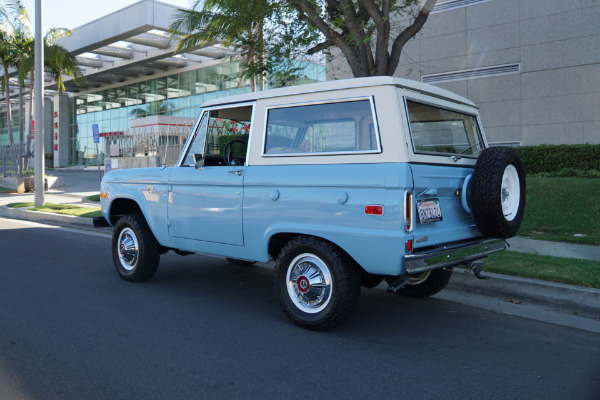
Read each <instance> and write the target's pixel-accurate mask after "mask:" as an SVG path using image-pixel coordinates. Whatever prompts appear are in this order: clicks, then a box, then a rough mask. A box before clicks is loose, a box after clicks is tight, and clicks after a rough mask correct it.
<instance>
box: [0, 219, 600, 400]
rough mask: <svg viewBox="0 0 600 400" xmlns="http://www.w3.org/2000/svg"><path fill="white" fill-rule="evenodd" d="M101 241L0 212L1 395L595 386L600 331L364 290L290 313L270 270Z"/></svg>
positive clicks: (542, 393)
mask: <svg viewBox="0 0 600 400" xmlns="http://www.w3.org/2000/svg"><path fill="white" fill-rule="evenodd" d="M109 243H110V240H109V239H108V238H106V237H104V236H94V235H92V234H90V233H87V232H82V231H75V230H68V229H64V228H51V227H47V226H42V225H37V224H33V223H26V222H23V221H16V220H8V219H0V399H205V398H206V399H238V398H239V399H241V398H243V399H254V398H257V399H287V398H299V399H300V398H313V399H315V398H322V399H338V398H345V399H368V398H377V399H482V398H484V399H561V400H563V399H590V400H597V399H599V398H600V335H598V334H594V333H590V332H585V331H580V330H576V329H571V328H565V327H559V326H555V325H551V324H546V323H543V322H537V321H532V320H528V319H522V318H519V317H513V316H507V315H503V314H497V313H494V312H490V311H485V310H481V309H477V308H472V307H469V306H464V305H460V304H457V303H453V302H449V301H445V300H441V299H436V298H430V299H422V300H416V299H409V298H403V297H400V296H395V295H391V294H388V293H385V292H383V291H380V290H363V294H362V298H361V303H360V306H359V309H358V311H357V313H356V314H355V315H354V316H353V317H352V318H351V319H350V320H349V321H348V322H347V323H346V324H344V325H343V326H341V327H340V328H338V329H336V330H334V331H331V332H327V333H316V332H311V331H307V330H303V329H300V328H297V327H295V326H294V325H292V324H291V323H289V322H288V321H287V319H286V318H285V316H284V315H283V313H282V312H281V311H280V309H279V305H278V303H277V300H276V298H275V294H274V292H273V290H272V280H273V277H272V273H271V272H270V271H269V270H268V269H265V268H256V267H254V268H244V267H235V266H232V265H230V264H228V263H227V262H226V261H225V260H222V259H217V258H212V257H206V256H200V255H192V256H187V257H181V256H177V255H174V254H171V253H168V254H167V255H165V256H163V258H162V259H161V266H160V267H159V270H158V273H157V275H156V276H155V277H154V279H153V280H152V281H150V282H148V283H144V284H134V283H128V282H125V281H122V280H121V279H120V278H118V276H117V274H116V272H115V271H114V268H113V266H112V259H111V255H110V248H109Z"/></svg>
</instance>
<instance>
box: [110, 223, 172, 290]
mask: <svg viewBox="0 0 600 400" xmlns="http://www.w3.org/2000/svg"><path fill="white" fill-rule="evenodd" d="M126 228H129V229H131V230H132V231H133V234H134V235H135V236H136V239H137V242H138V260H137V263H136V265H135V267H134V268H133V269H132V270H127V269H125V268H124V267H123V265H122V264H121V260H120V259H119V236H120V234H121V232H122V231H123V230H124V229H126ZM160 250H161V246H160V244H159V243H158V242H157V240H156V238H155V237H154V235H153V234H152V231H151V230H150V227H148V224H147V223H146V220H145V219H144V217H143V216H142V215H140V214H130V215H126V216H123V217H121V218H119V221H118V222H117V224H116V225H115V229H114V230H113V235H112V256H113V263H114V265H115V269H116V271H117V273H118V274H119V276H120V277H121V278H123V279H125V280H127V281H131V282H143V281H147V280H149V279H151V278H152V277H153V276H154V274H155V273H156V270H157V268H158V263H159V259H160Z"/></svg>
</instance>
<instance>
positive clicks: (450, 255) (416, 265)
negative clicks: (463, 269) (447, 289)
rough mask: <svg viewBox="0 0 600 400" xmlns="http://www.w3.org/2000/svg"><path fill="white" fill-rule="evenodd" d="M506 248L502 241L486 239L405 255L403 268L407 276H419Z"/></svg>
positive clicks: (468, 261)
mask: <svg viewBox="0 0 600 400" xmlns="http://www.w3.org/2000/svg"><path fill="white" fill-rule="evenodd" d="M507 247H508V245H507V244H506V242H505V241H504V240H500V239H486V240H482V241H476V242H470V243H466V244H461V245H456V246H449V247H446V248H443V249H435V250H431V251H425V252H423V253H413V254H407V255H405V256H404V268H405V269H406V272H408V273H409V274H420V273H422V272H426V271H431V270H432V269H437V268H449V267H454V266H456V265H463V264H468V263H470V262H472V261H475V260H479V259H481V258H485V257H487V256H488V255H490V254H493V253H497V252H499V251H502V250H506V248H507Z"/></svg>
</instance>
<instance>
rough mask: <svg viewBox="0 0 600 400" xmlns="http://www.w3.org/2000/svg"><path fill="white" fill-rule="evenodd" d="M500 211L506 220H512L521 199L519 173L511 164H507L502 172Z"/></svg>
mask: <svg viewBox="0 0 600 400" xmlns="http://www.w3.org/2000/svg"><path fill="white" fill-rule="evenodd" d="M500 196H501V202H502V213H503V214H504V218H506V220H507V221H512V220H513V219H515V217H516V216H517V212H518V211H519V201H520V199H521V186H520V185H519V174H518V172H517V169H516V168H515V167H514V166H513V165H509V166H508V167H506V169H505V170H504V174H502V191H501V195H500Z"/></svg>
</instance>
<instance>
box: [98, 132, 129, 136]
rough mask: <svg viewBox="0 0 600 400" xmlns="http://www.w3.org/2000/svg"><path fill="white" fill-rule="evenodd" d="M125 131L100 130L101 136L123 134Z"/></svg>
mask: <svg viewBox="0 0 600 400" xmlns="http://www.w3.org/2000/svg"><path fill="white" fill-rule="evenodd" d="M123 133H124V132H123V131H117V132H100V137H107V136H123Z"/></svg>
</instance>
